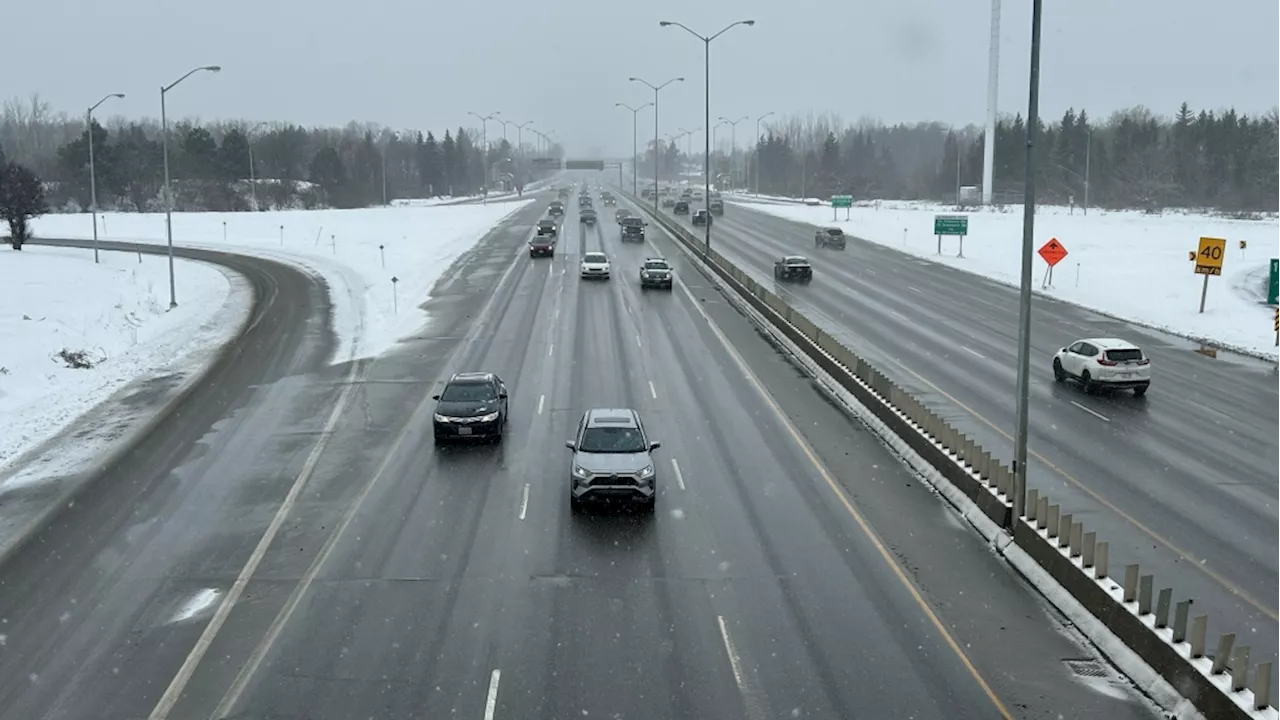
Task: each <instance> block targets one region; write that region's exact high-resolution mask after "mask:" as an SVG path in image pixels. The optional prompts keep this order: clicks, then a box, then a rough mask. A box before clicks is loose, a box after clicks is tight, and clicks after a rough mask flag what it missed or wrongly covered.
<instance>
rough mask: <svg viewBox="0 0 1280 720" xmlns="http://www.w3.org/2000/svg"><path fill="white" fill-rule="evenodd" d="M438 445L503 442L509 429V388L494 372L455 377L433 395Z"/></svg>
mask: <svg viewBox="0 0 1280 720" xmlns="http://www.w3.org/2000/svg"><path fill="white" fill-rule="evenodd" d="M432 398H433V399H434V400H435V401H436V411H435V415H434V417H433V418H432V421H433V426H434V430H435V440H436V442H437V443H440V442H444V441H446V440H454V439H464V440H465V439H468V438H484V439H489V440H494V441H500V440H502V435H503V432H504V431H505V430H506V427H507V410H508V404H507V403H508V400H507V386H506V385H505V384H503V382H502V380H501V378H499V377H498V376H497V375H494V374H493V373H491V372H462V373H456V374H454V375H453V377H451V378H449V381H448V382H447V383H445V386H444V390H441V391H440V394H439V395H433V396H432Z"/></svg>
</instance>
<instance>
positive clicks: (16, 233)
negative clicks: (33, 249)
mask: <svg viewBox="0 0 1280 720" xmlns="http://www.w3.org/2000/svg"><path fill="white" fill-rule="evenodd" d="M48 211H49V207H48V206H47V205H46V204H45V200H44V187H43V186H42V185H41V184H40V178H38V177H36V174H35V173H33V172H31V170H29V169H28V168H27V167H26V166H25V165H19V164H18V163H6V164H5V165H4V166H3V167H0V219H2V220H4V221H5V222H6V223H8V225H9V245H10V246H11V247H12V248H13V249H14V250H21V249H22V244H23V243H24V242H26V241H27V240H30V239H31V225H30V220H31V218H33V217H37V216H39V215H43V214H44V213H46V212H48Z"/></svg>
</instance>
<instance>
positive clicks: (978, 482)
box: [623, 192, 1280, 720]
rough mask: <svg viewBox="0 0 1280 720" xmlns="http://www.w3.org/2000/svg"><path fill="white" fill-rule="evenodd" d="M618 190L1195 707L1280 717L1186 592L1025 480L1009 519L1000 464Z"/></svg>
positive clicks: (1007, 482) (1266, 681)
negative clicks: (1119, 573) (1117, 559)
mask: <svg viewBox="0 0 1280 720" xmlns="http://www.w3.org/2000/svg"><path fill="white" fill-rule="evenodd" d="M623 194H624V195H625V196H627V197H629V198H630V199H631V200H632V201H633V202H634V203H635V204H636V205H637V206H638V207H639V208H641V210H642V211H643V212H644V213H645V214H647V215H649V216H650V217H652V218H653V219H654V220H655V221H656V222H657V223H658V224H659V225H660V226H662V227H663V228H664V229H665V230H666V231H667V232H668V234H670V235H671V237H673V238H674V239H676V241H677V242H678V243H679V244H680V245H681V246H683V248H684V250H686V251H687V252H689V253H690V254H692V255H694V256H695V257H696V258H698V259H699V260H701V261H702V262H703V263H704V264H705V265H706V267H708V268H709V269H710V270H712V271H713V272H714V273H715V274H716V275H718V276H719V278H720V279H721V280H723V281H724V283H725V284H727V285H729V286H730V287H731V288H732V289H733V290H734V291H735V292H737V293H738V294H739V295H741V296H742V297H743V298H744V299H745V300H746V301H747V302H748V303H750V304H751V305H752V306H753V307H754V308H755V309H756V310H757V311H758V312H759V313H760V314H761V315H763V316H764V317H765V318H766V319H767V320H768V321H769V322H770V323H771V324H773V325H774V326H775V327H776V328H777V329H778V330H779V331H781V332H782V333H783V334H784V335H785V336H787V338H789V339H790V340H791V341H792V342H793V343H795V344H796V345H797V346H798V347H799V348H800V349H801V350H802V351H803V352H804V353H805V354H806V355H808V356H809V358H810V359H811V360H813V361H814V362H815V363H816V364H817V365H818V366H819V367H821V368H822V369H823V370H824V371H826V372H827V374H828V375H830V376H831V377H832V378H833V379H834V380H835V381H836V382H838V383H839V384H840V385H841V386H842V387H844V388H845V389H846V390H848V391H849V392H850V393H851V394H852V395H853V396H854V397H855V398H857V399H858V400H859V401H860V402H861V403H862V404H863V405H865V406H866V407H867V408H868V409H869V410H870V411H871V412H872V413H873V414H875V415H876V416H877V417H878V418H879V419H880V420H881V421H882V422H884V423H885V425H886V426H888V427H889V429H890V430H892V431H893V432H894V433H895V434H896V435H898V436H899V437H901V438H902V439H903V440H904V441H905V442H906V443H907V444H908V445H909V446H911V447H912V449H914V450H915V451H916V452H917V453H918V454H919V455H920V456H921V457H922V458H923V459H924V460H925V461H927V462H928V463H929V464H931V465H932V466H934V467H935V468H937V469H938V470H939V471H940V472H941V473H942V475H943V476H944V477H946V478H947V480H949V481H950V482H951V483H952V484H953V485H955V486H956V487H957V488H958V489H959V490H960V491H961V492H963V493H964V494H965V495H966V496H967V497H968V498H969V499H970V500H972V501H973V502H974V503H975V504H976V505H977V507H978V508H979V509H981V510H982V512H983V513H984V514H985V515H986V516H987V517H988V518H990V519H991V520H992V521H994V522H996V523H999V524H1000V526H1001V527H1004V528H1008V527H1010V526H1012V527H1013V528H1014V531H1013V533H1012V540H1013V542H1014V543H1015V544H1016V545H1018V546H1019V547H1020V548H1021V549H1022V550H1023V551H1025V552H1026V553H1027V554H1028V555H1029V556H1030V557H1032V558H1033V559H1034V560H1035V561H1036V562H1037V563H1038V564H1039V565H1040V566H1041V567H1042V568H1043V569H1044V570H1045V571H1047V572H1048V573H1049V574H1050V575H1051V576H1052V577H1053V578H1054V579H1055V580H1056V581H1057V582H1058V583H1059V584H1060V585H1062V586H1063V587H1064V588H1065V589H1066V590H1067V591H1068V592H1070V593H1071V595H1072V596H1073V597H1074V598H1075V599H1076V601H1078V602H1079V603H1080V604H1081V605H1082V606H1083V607H1084V608H1085V609H1086V610H1088V611H1089V612H1090V613H1091V614H1093V616H1094V617H1095V618H1097V619H1098V620H1099V621H1101V622H1102V623H1103V625H1105V626H1106V627H1107V628H1108V629H1109V630H1110V631H1111V632H1112V633H1114V634H1115V635H1116V637H1118V638H1119V639H1120V640H1121V641H1122V642H1123V643H1124V644H1125V645H1127V646H1128V647H1129V648H1130V649H1131V650H1133V651H1134V652H1135V653H1137V654H1138V656H1139V657H1141V658H1142V659H1143V660H1144V661H1145V662H1146V663H1147V664H1148V665H1150V666H1151V667H1152V668H1153V669H1154V670H1155V671H1156V672H1158V673H1159V674H1160V675H1161V677H1163V678H1164V679H1165V680H1166V681H1167V682H1169V684H1170V685H1172V686H1173V687H1174V688H1176V689H1177V690H1178V692H1179V693H1181V694H1182V695H1183V697H1185V698H1186V699H1188V700H1189V701H1191V702H1192V703H1193V704H1194V705H1195V706H1196V707H1197V709H1199V710H1200V712H1202V713H1204V714H1205V715H1206V716H1207V717H1209V718H1215V719H1216V718H1242V719H1244V718H1248V719H1250V720H1260V719H1263V718H1266V719H1268V720H1270V719H1274V718H1277V717H1280V715H1278V714H1277V712H1276V709H1275V706H1274V705H1273V697H1272V687H1271V677H1272V675H1271V673H1272V663H1271V662H1270V661H1267V662H1260V663H1257V665H1256V666H1251V665H1250V657H1249V650H1250V648H1249V646H1247V645H1243V646H1240V647H1236V645H1235V641H1236V633H1233V632H1232V633H1223V634H1222V635H1220V636H1219V637H1218V642H1217V644H1216V648H1215V649H1216V652H1215V653H1213V655H1212V656H1210V655H1209V654H1208V649H1209V646H1208V628H1209V616H1208V615H1195V616H1192V615H1191V605H1192V600H1191V599H1190V598H1185V599H1181V600H1178V601H1177V602H1176V603H1175V602H1174V590H1173V588H1168V587H1166V588H1161V589H1159V590H1158V591H1157V590H1156V587H1157V586H1156V583H1155V577H1154V576H1153V575H1144V574H1142V571H1141V568H1140V567H1139V566H1138V565H1136V564H1134V565H1126V566H1125V567H1124V570H1123V572H1124V576H1123V579H1122V581H1121V582H1120V583H1119V584H1118V585H1117V584H1116V583H1115V582H1114V581H1113V579H1112V577H1111V574H1110V573H1111V568H1110V563H1109V554H1110V553H1109V548H1110V546H1109V544H1108V543H1107V542H1105V541H1101V540H1099V539H1098V537H1097V533H1096V532H1093V531H1089V532H1086V531H1085V528H1084V523H1083V521H1079V520H1076V519H1074V518H1073V517H1072V516H1071V514H1070V513H1066V514H1064V513H1062V512H1061V509H1060V506H1059V505H1058V504H1056V503H1053V502H1052V501H1051V499H1050V498H1049V496H1048V495H1047V494H1041V493H1040V492H1039V491H1037V490H1028V491H1027V502H1026V511H1025V515H1024V516H1023V517H1022V518H1019V521H1018V522H1017V523H1012V522H1011V519H1012V518H1011V517H1010V516H1011V514H1012V512H1013V511H1012V502H1011V500H1010V497H1009V491H1010V489H1011V487H1012V484H1013V483H1012V477H1013V473H1012V471H1011V470H1010V469H1009V467H1008V466H1007V465H1005V464H1004V463H1003V462H1002V461H1001V460H999V459H998V458H996V457H993V456H992V454H991V453H990V452H989V451H987V450H985V449H983V447H982V446H981V445H979V444H978V443H976V442H975V441H974V440H973V439H972V438H970V437H967V436H966V435H965V434H964V433H962V432H960V431H959V430H957V429H956V428H954V427H952V425H951V424H950V423H948V422H946V421H945V420H943V419H942V418H941V417H939V416H938V415H937V414H935V413H934V412H933V411H932V410H930V409H929V408H928V407H927V406H926V405H925V404H924V403H923V402H921V401H920V400H919V399H918V398H916V397H915V396H913V395H911V394H910V393H908V392H907V391H905V390H903V389H902V388H901V387H899V386H898V385H897V384H895V383H894V382H893V381H892V380H890V379H889V377H888V376H887V375H885V374H884V373H883V372H881V371H880V370H879V369H877V368H876V367H875V366H873V365H872V364H871V363H869V362H867V360H866V359H865V358H863V357H861V356H859V355H858V354H857V353H855V352H853V351H852V350H850V349H849V348H847V347H845V346H844V345H843V344H842V343H840V342H839V341H837V340H836V339H835V338H833V337H831V336H830V335H828V334H827V333H826V332H825V331H823V330H822V329H821V328H819V327H818V326H817V325H816V324H815V323H814V322H812V321H811V320H809V319H808V318H807V317H805V316H804V315H803V314H801V313H800V312H799V311H797V310H796V309H795V308H792V307H791V306H789V305H788V304H787V303H786V302H785V301H784V300H783V299H782V298H780V297H779V296H778V295H776V294H774V293H773V292H771V291H769V290H768V289H767V288H766V287H764V286H763V285H762V284H760V283H759V282H757V281H756V280H755V279H754V278H753V277H751V276H750V275H749V274H748V273H746V272H744V271H743V270H741V269H739V268H738V267H736V266H735V265H733V263H731V262H729V261H728V260H727V259H726V258H725V257H724V256H723V255H721V254H720V253H718V252H716V251H715V250H711V251H707V250H706V248H705V246H704V240H703V238H702V237H700V236H696V235H694V234H693V233H691V232H690V231H689V230H688V229H686V228H685V227H683V226H681V225H680V224H679V223H676V222H674V221H672V220H671V219H670V218H668V217H666V216H664V215H662V214H661V213H657V214H655V213H654V211H653V208H652V206H651V205H652V203H646V202H645V201H643V200H640V199H638V198H635V197H631V194H630V193H626V192H624V193H623ZM1170 612H1172V613H1173V618H1172V623H1171V622H1170V617H1169V616H1170ZM1250 670H1252V672H1250ZM1250 680H1252V682H1250Z"/></svg>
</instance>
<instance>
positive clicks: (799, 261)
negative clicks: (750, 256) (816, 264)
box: [773, 255, 813, 283]
mask: <svg viewBox="0 0 1280 720" xmlns="http://www.w3.org/2000/svg"><path fill="white" fill-rule="evenodd" d="M773 279H774V280H781V281H784V282H785V281H795V282H801V283H808V282H809V281H811V280H813V266H812V265H810V264H809V260H808V259H807V258H803V257H801V256H799V255H787V256H786V257H784V258H782V259H781V260H777V261H775V262H774V263H773Z"/></svg>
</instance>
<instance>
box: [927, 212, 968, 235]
mask: <svg viewBox="0 0 1280 720" xmlns="http://www.w3.org/2000/svg"><path fill="white" fill-rule="evenodd" d="M933 234H934V235H959V236H961V237H964V236H965V235H968V234H969V216H968V215H934V216H933Z"/></svg>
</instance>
